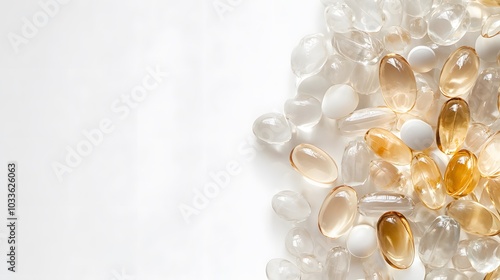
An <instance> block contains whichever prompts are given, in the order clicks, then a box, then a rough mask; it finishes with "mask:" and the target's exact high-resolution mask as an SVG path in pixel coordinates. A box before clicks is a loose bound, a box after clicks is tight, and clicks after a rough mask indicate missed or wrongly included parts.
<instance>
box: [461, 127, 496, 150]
mask: <svg viewBox="0 0 500 280" xmlns="http://www.w3.org/2000/svg"><path fill="white" fill-rule="evenodd" d="M490 136H491V130H490V129H489V128H488V127H487V126H486V125H484V124H482V123H473V124H471V125H470V126H469V129H468V130H467V136H466V137H465V141H464V144H463V147H464V149H467V150H469V151H471V152H473V153H474V154H476V155H479V152H480V151H481V147H483V145H484V144H485V143H486V140H488V138H489V137H490Z"/></svg>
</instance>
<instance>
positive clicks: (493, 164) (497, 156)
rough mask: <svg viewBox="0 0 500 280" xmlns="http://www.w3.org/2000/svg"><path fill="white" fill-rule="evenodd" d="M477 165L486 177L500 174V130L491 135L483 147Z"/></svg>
mask: <svg viewBox="0 0 500 280" xmlns="http://www.w3.org/2000/svg"><path fill="white" fill-rule="evenodd" d="M477 167H478V168H479V172H481V175H483V176H484V177H493V178H494V177H498V176H500V132H497V133H495V134H494V135H493V136H491V137H490V138H489V139H488V140H487V142H486V144H484V146H483V147H482V149H481V152H480V153H479V157H478V159H477Z"/></svg>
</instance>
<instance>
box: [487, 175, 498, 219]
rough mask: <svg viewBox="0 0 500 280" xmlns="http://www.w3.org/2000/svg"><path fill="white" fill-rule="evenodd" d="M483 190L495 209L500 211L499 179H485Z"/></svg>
mask: <svg viewBox="0 0 500 280" xmlns="http://www.w3.org/2000/svg"><path fill="white" fill-rule="evenodd" d="M485 190H486V192H487V194H488V197H489V199H490V201H491V203H492V204H493V205H494V206H495V209H496V210H497V212H498V213H500V180H491V179H490V180H487V181H486V186H485Z"/></svg>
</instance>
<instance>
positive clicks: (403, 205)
mask: <svg viewBox="0 0 500 280" xmlns="http://www.w3.org/2000/svg"><path fill="white" fill-rule="evenodd" d="M414 206H415V204H414V203H413V200H412V199H411V198H410V197H408V196H406V195H403V194H398V193H393V192H387V191H382V192H375V193H369V194H366V195H364V196H363V197H361V198H360V199H359V202H358V211H359V213H360V214H361V215H363V216H367V217H380V216H381V215H382V214H384V213H386V212H389V211H396V212H399V213H401V214H403V215H411V214H412V212H413V209H414Z"/></svg>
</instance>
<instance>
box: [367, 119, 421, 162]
mask: <svg viewBox="0 0 500 280" xmlns="http://www.w3.org/2000/svg"><path fill="white" fill-rule="evenodd" d="M365 141H366V144H367V145H368V147H370V149H372V150H373V152H374V153H375V154H377V155H378V156H379V157H381V158H382V159H384V160H386V161H388V162H390V163H393V164H396V165H406V164H410V162H411V157H412V154H411V149H410V148H409V147H408V146H406V144H405V143H404V142H403V141H402V140H401V139H399V138H398V137H397V136H396V135H394V134H393V133H392V132H390V131H388V130H386V129H383V128H372V129H370V130H368V131H367V132H366V134H365Z"/></svg>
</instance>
